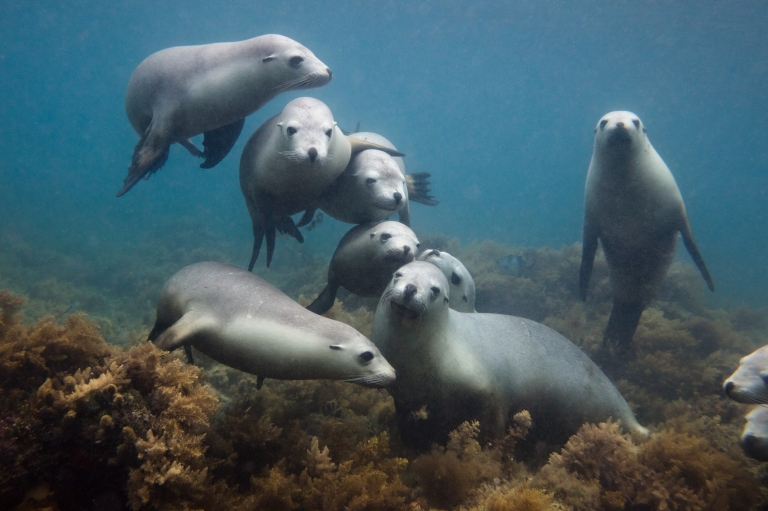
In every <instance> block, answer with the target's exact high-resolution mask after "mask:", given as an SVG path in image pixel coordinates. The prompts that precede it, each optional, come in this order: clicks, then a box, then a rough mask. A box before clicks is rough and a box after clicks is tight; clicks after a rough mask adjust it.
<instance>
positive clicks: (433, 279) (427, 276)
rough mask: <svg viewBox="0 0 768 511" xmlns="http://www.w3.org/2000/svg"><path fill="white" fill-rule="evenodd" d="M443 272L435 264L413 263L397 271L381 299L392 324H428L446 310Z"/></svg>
mask: <svg viewBox="0 0 768 511" xmlns="http://www.w3.org/2000/svg"><path fill="white" fill-rule="evenodd" d="M449 289H450V288H449V287H448V281H447V280H446V279H445V275H443V272H442V271H441V270H440V269H439V268H438V267H437V266H435V265H433V264H430V263H427V262H424V261H414V262H412V263H408V264H406V265H405V266H402V267H401V268H399V269H398V270H397V271H396V272H395V273H394V275H392V280H391V281H390V282H389V286H387V289H386V290H385V291H384V294H383V295H382V296H381V303H380V305H379V308H381V307H382V306H384V308H385V309H386V310H388V312H389V317H390V319H391V320H392V321H394V322H396V323H398V324H400V325H401V326H403V327H405V328H408V327H411V326H413V325H415V324H418V323H424V322H426V321H428V320H429V321H431V320H433V319H435V318H437V319H438V320H439V318H440V316H442V315H443V314H445V313H446V312H447V310H448V303H449V301H450V291H449Z"/></svg>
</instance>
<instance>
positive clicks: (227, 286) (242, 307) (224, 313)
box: [149, 262, 395, 387]
mask: <svg viewBox="0 0 768 511" xmlns="http://www.w3.org/2000/svg"><path fill="white" fill-rule="evenodd" d="M149 340H150V341H153V342H154V343H155V344H157V346H158V347H160V348H162V349H164V350H169V351H173V350H175V349H176V348H179V347H180V346H189V345H191V346H194V347H195V348H196V349H198V350H200V351H201V352H203V353H204V354H206V355H207V356H209V357H211V358H212V359H214V360H216V361H218V362H221V363H222V364H226V365H228V366H230V367H234V368H235V369H239V370H241V371H245V372H248V373H251V374H255V375H257V376H259V380H260V381H263V379H264V378H275V379H281V380H309V379H329V380H342V381H347V382H351V383H358V384H360V385H366V386H371V387H382V386H386V385H389V384H391V383H392V382H393V381H394V380H395V371H394V369H392V366H391V365H389V363H388V362H387V361H386V360H385V359H384V357H383V356H382V355H381V353H380V352H379V350H378V349H377V348H376V347H375V346H374V345H373V344H372V343H371V342H370V341H369V340H368V339H366V338H365V337H364V336H363V335H362V334H360V333H359V332H358V331H357V330H355V329H354V328H352V327H351V326H349V325H346V324H344V323H341V322H338V321H333V320H331V319H328V318H324V317H321V316H318V315H316V314H312V313H311V312H309V311H307V310H306V309H304V308H303V307H302V306H300V305H299V304H298V303H296V302H294V301H293V300H291V299H290V298H289V297H288V296H286V295H285V294H284V293H283V292H281V291H280V290H279V289H277V288H276V287H274V286H272V285H271V284H269V283H268V282H266V281H265V280H263V279H261V278H260V277H257V276H256V275H254V274H252V273H250V272H248V271H245V270H243V269H240V268H237V267H235V266H230V265H227V264H221V263H216V262H203V263H196V264H192V265H189V266H187V267H185V268H183V269H181V270H180V271H179V272H178V273H176V274H175V275H174V276H173V277H171V278H170V279H169V280H168V282H166V283H165V285H164V286H163V289H162V291H161V292H160V297H159V298H158V300H157V321H156V322H155V326H154V328H153V329H152V332H151V333H150V334H149Z"/></svg>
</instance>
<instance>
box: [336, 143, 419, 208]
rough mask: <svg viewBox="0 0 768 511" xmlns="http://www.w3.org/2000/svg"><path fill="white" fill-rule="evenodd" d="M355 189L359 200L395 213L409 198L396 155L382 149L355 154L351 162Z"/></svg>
mask: <svg viewBox="0 0 768 511" xmlns="http://www.w3.org/2000/svg"><path fill="white" fill-rule="evenodd" d="M349 165H350V167H351V169H352V173H351V174H350V176H349V177H350V178H351V179H352V180H353V181H354V185H355V190H357V191H359V193H360V195H361V197H360V200H361V201H362V202H364V203H365V204H368V205H371V206H373V207H375V208H377V209H382V210H385V211H388V212H394V211H397V210H399V209H401V208H402V207H403V206H404V205H405V203H406V200H407V192H406V188H405V176H403V173H402V172H401V171H400V167H399V166H398V165H397V162H395V160H394V158H393V157H392V156H390V155H388V154H387V153H385V152H383V151H379V150H376V149H367V150H365V151H362V152H360V153H358V154H356V155H354V156H353V157H352V160H351V161H350V163H349Z"/></svg>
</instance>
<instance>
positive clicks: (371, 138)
mask: <svg viewBox="0 0 768 511" xmlns="http://www.w3.org/2000/svg"><path fill="white" fill-rule="evenodd" d="M350 137H351V138H355V139H358V140H364V141H368V142H373V143H375V144H379V145H382V146H384V147H388V148H390V149H395V150H396V147H395V146H394V145H393V144H392V143H391V142H390V141H389V140H387V139H386V138H384V137H383V136H381V135H378V134H376V133H370V132H361V133H353V134H351V135H350ZM429 177H430V175H429V174H428V173H426V172H421V173H416V174H406V173H405V164H404V163H403V159H402V158H400V157H397V156H391V155H390V154H387V153H385V152H383V151H378V150H373V149H369V150H366V151H361V152H359V153H357V154H355V155H353V156H352V158H351V159H350V160H349V164H347V168H346V169H344V172H343V173H342V174H341V175H340V176H339V178H338V179H337V180H336V181H335V182H334V183H333V184H332V185H331V186H330V187H329V188H328V189H327V190H326V191H325V193H323V195H321V196H320V198H319V200H318V207H319V208H320V209H321V210H322V211H323V212H325V213H327V214H328V215H330V216H331V217H333V218H335V219H336V220H339V221H341V222H348V223H352V224H363V223H368V222H378V221H381V220H386V219H387V218H389V217H390V216H392V215H393V214H394V213H395V212H397V213H398V214H399V220H400V222H402V223H404V224H405V225H410V218H411V215H410V201H416V202H421V203H423V204H427V205H430V206H435V205H437V204H438V201H436V200H435V199H434V198H433V197H431V196H430V195H429V193H430V192H429V181H428V180H427V179H428V178H429Z"/></svg>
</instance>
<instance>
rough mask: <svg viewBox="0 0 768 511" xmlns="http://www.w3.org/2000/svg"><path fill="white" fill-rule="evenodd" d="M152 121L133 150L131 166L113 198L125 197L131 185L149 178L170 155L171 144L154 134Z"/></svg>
mask: <svg viewBox="0 0 768 511" xmlns="http://www.w3.org/2000/svg"><path fill="white" fill-rule="evenodd" d="M153 126H154V120H153V121H152V122H150V123H149V126H147V129H146V130H145V131H144V135H142V137H141V139H139V143H138V144H136V147H135V148H134V149H133V156H132V157H131V166H130V167H128V176H127V177H126V178H125V181H123V187H122V188H121V189H120V191H119V192H117V193H116V194H115V197H121V196H123V195H125V194H126V193H127V192H128V190H130V189H131V188H133V185H135V184H136V183H138V182H139V181H140V180H141V179H142V178H147V177H149V175H150V174H154V173H155V172H157V171H158V170H160V168H161V167H162V166H163V165H165V162H166V161H167V160H168V154H169V153H170V147H171V144H170V143H169V142H168V141H167V140H165V138H164V137H162V136H160V135H158V134H157V133H155V132H154V131H153V130H152V128H153Z"/></svg>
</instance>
